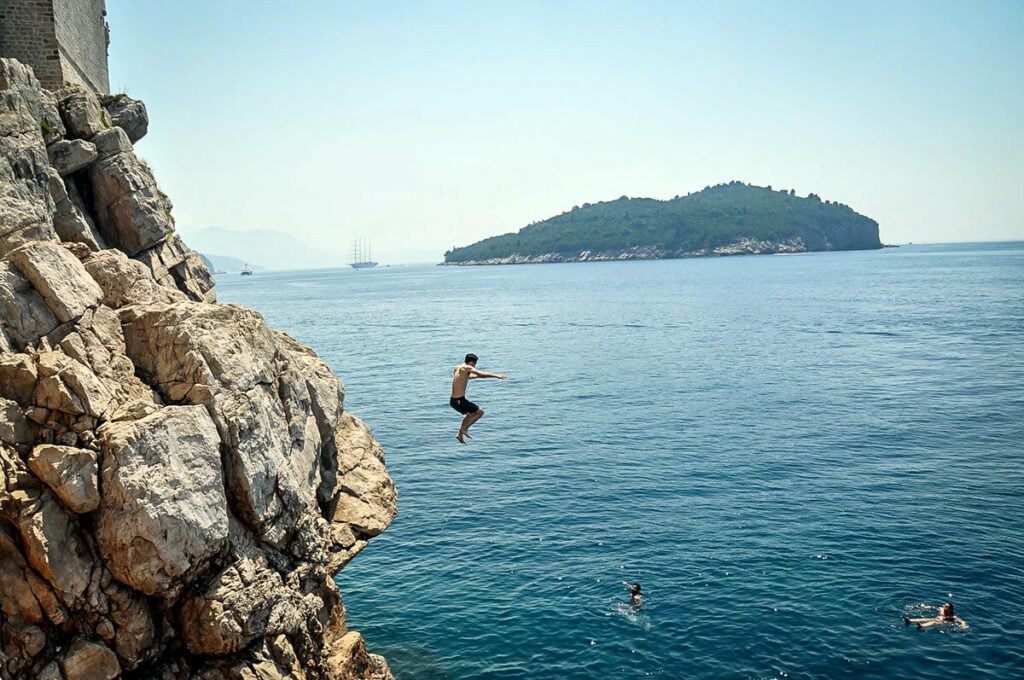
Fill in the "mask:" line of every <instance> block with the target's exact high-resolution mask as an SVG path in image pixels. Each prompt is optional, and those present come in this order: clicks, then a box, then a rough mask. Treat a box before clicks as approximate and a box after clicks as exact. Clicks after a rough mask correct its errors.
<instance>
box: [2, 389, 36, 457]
mask: <svg viewBox="0 0 1024 680" xmlns="http://www.w3.org/2000/svg"><path fill="white" fill-rule="evenodd" d="M34 437H35V428H34V427H32V424H31V423H30V422H29V420H28V418H26V417H25V411H24V409H22V407H21V406H19V405H18V403H17V402H14V401H10V400H8V399H4V398H0V443H3V444H6V445H8V446H18V445H22V444H29V443H31V442H32V441H33V439H34Z"/></svg>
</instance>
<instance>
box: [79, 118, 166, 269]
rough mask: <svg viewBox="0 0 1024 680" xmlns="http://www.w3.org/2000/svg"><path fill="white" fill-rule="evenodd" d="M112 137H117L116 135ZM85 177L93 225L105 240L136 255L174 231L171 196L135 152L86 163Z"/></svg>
mask: <svg viewBox="0 0 1024 680" xmlns="http://www.w3.org/2000/svg"><path fill="white" fill-rule="evenodd" d="M122 134H123V133H122ZM115 138H119V137H118V136H117V135H116V134H115ZM88 177H89V182H90V185H91V190H92V196H93V205H94V209H95V215H96V225H97V227H99V230H100V233H101V234H102V235H103V238H104V239H106V241H107V243H110V244H111V245H113V246H115V247H117V248H120V249H121V250H123V251H124V252H126V253H127V254H128V255H136V254H138V253H140V252H142V251H144V250H146V249H149V248H152V247H153V246H155V245H157V244H159V243H161V242H162V241H163V240H164V239H166V238H167V236H168V235H169V234H170V233H171V232H173V231H174V221H173V218H172V217H171V207H172V206H171V201H170V199H168V198H167V196H166V195H165V194H164V193H163V192H162V191H160V189H159V188H158V187H157V185H156V180H155V179H154V178H153V174H152V172H151V171H150V169H149V167H147V166H146V165H145V164H144V163H143V162H142V161H140V160H139V159H138V158H137V157H136V156H135V154H134V153H130V152H122V153H116V154H114V155H112V156H108V157H106V158H103V159H101V160H98V161H96V162H95V163H93V164H92V165H91V166H89V169H88Z"/></svg>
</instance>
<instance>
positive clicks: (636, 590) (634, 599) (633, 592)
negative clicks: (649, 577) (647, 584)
mask: <svg viewBox="0 0 1024 680" xmlns="http://www.w3.org/2000/svg"><path fill="white" fill-rule="evenodd" d="M622 585H624V586H626V587H627V588H629V603H630V604H631V605H633V609H640V605H642V604H643V603H644V598H643V596H642V595H641V594H640V584H639V583H634V584H633V585H630V584H629V583H628V582H626V581H623V582H622Z"/></svg>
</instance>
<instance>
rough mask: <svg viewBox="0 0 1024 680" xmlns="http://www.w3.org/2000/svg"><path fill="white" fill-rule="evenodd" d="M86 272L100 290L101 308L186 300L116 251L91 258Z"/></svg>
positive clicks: (142, 266) (138, 264)
mask: <svg viewBox="0 0 1024 680" xmlns="http://www.w3.org/2000/svg"><path fill="white" fill-rule="evenodd" d="M85 268H86V270H87V271H88V272H89V274H91V275H92V277H93V279H94V280H95V281H96V282H97V283H98V284H99V285H100V288H101V289H102V290H103V304H104V305H106V306H107V307H110V308H111V309H120V308H121V307H124V306H126V305H145V304H152V303H159V302H164V303H169V302H179V301H183V300H184V299H185V295H184V294H183V293H181V292H180V291H178V290H177V289H176V288H168V287H167V286H161V285H160V284H159V283H157V282H156V281H155V280H154V279H153V276H152V274H151V273H150V271H149V270H148V269H147V268H146V266H145V265H144V264H142V263H141V262H137V261H136V260H131V259H129V258H128V256H126V255H125V254H124V253H122V252H121V251H119V250H105V251H103V252H102V253H98V254H96V255H94V256H92V257H90V258H89V259H88V260H87V261H86V262H85Z"/></svg>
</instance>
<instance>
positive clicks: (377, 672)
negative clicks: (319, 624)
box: [327, 631, 394, 680]
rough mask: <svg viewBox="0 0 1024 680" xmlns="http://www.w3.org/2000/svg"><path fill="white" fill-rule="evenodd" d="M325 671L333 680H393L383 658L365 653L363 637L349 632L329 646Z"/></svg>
mask: <svg viewBox="0 0 1024 680" xmlns="http://www.w3.org/2000/svg"><path fill="white" fill-rule="evenodd" d="M327 670H328V676H329V677H331V678H334V679H335V680H357V679H360V678H367V679H372V680H394V676H393V675H392V674H391V669H390V668H388V664H387V661H385V660H384V657H381V656H378V655H376V654H369V653H367V651H366V642H365V641H364V640H363V636H362V635H360V634H359V633H357V632H355V631H349V632H348V633H346V634H345V635H343V636H342V637H340V638H339V639H338V640H337V641H335V643H334V644H333V645H332V646H331V649H330V651H329V652H328V657H327Z"/></svg>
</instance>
